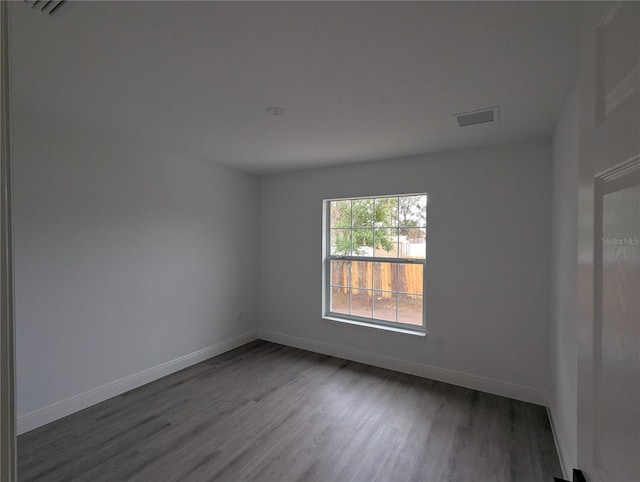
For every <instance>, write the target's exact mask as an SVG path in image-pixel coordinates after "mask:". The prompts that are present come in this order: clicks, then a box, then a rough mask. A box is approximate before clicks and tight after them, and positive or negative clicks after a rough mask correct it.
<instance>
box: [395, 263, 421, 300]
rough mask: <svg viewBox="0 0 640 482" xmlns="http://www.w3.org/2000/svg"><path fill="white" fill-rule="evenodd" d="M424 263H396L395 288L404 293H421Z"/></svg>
mask: <svg viewBox="0 0 640 482" xmlns="http://www.w3.org/2000/svg"><path fill="white" fill-rule="evenodd" d="M423 271H424V265H422V264H400V265H398V285H397V290H398V291H400V292H405V293H416V294H420V295H421V294H422V286H423V283H422V279H423V278H422V277H423Z"/></svg>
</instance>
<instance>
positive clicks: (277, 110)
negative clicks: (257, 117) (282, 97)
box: [267, 107, 284, 115]
mask: <svg viewBox="0 0 640 482" xmlns="http://www.w3.org/2000/svg"><path fill="white" fill-rule="evenodd" d="M267 112H268V113H269V114H271V115H283V114H284V109H283V108H282V107H267Z"/></svg>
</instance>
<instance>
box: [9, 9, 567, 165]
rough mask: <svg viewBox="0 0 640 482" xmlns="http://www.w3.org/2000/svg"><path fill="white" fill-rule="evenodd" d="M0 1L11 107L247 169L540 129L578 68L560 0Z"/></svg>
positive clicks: (476, 142)
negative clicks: (49, 9)
mask: <svg viewBox="0 0 640 482" xmlns="http://www.w3.org/2000/svg"><path fill="white" fill-rule="evenodd" d="M10 10H11V18H10V21H11V29H12V30H11V34H12V38H11V41H12V59H11V60H12V69H13V85H12V87H13V108H14V109H16V111H18V112H23V111H24V112H26V113H28V114H30V115H37V116H39V117H42V118H44V119H46V120H49V121H51V122H62V123H68V124H70V125H74V124H80V123H81V124H82V125H84V126H90V127H91V128H92V129H96V130H99V131H101V132H104V133H107V134H108V135H112V136H119V137H123V138H126V139H129V140H132V141H135V142H140V143H144V144H145V145H148V146H151V147H155V148H159V149H163V150H166V151H169V152H173V153H177V154H182V155H185V156H189V157H194V158H198V159H205V160H209V161H213V162H216V163H219V164H224V165H227V166H230V167H233V168H237V169H241V170H245V171H250V172H255V173H269V172H277V171H283V170H292V169H301V168H306V167H314V166H322V165H336V164H340V163H349V162H359V161H369V160H379V159H389V158H396V157H402V156H408V155H413V154H419V153H426V152H435V151H443V150H452V149H458V148H466V147H473V146H482V145H488V144H494V143H499V142H508V141H517V140H524V139H534V138H536V139H537V138H541V137H545V136H549V135H551V133H552V131H553V127H554V124H555V120H556V117H557V115H558V112H559V110H560V107H561V105H562V103H563V101H564V98H565V96H566V95H567V93H568V91H569V89H570V88H571V85H572V83H573V81H574V80H575V78H576V76H577V71H578V62H577V51H578V17H579V14H578V11H579V5H578V4H576V3H569V2H540V3H525V2H502V3H501V2H498V3H484V2H469V3H467V2H454V3H428V2H407V3H405V2H372V3H370V2H224V3H223V2H77V3H73V4H71V5H69V7H68V8H65V10H64V11H63V12H62V13H61V14H60V15H54V16H48V15H46V14H43V13H40V12H38V11H36V10H32V9H30V8H29V7H28V6H27V5H26V4H25V3H23V2H15V3H12V4H11V6H10ZM496 104H499V105H500V108H501V119H500V121H499V122H494V123H491V124H482V125H477V126H472V127H464V128H460V127H458V126H457V123H456V121H455V118H454V117H452V116H451V114H453V113H457V112H461V111H467V110H473V109H477V108H482V107H488V106H493V105H496ZM269 106H281V107H284V108H285V109H286V113H285V114H284V115H283V116H272V115H270V114H268V113H267V112H266V111H265V109H266V108H267V107H269Z"/></svg>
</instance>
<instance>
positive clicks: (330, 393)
mask: <svg viewBox="0 0 640 482" xmlns="http://www.w3.org/2000/svg"><path fill="white" fill-rule="evenodd" d="M560 475H561V471H560V466H559V462H558V457H557V454H556V451H555V447H554V442H553V438H552V434H551V431H550V428H549V421H548V419H547V414H546V410H545V409H544V408H543V407H540V406H536V405H532V404H528V403H524V402H518V401H515V400H511V399H508V398H503V397H498V396H494V395H488V394H485V393H481V392H477V391H474V390H469V389H465V388H460V387H456V386H453V385H448V384H445V383H440V382H435V381H431V380H426V379H423V378H419V377H414V376H411V375H405V374H401V373H397V372H393V371H389V370H383V369H380V368H375V367H371V366H368V365H363V364H360V363H354V362H349V361H346V360H342V359H338V358H333V357H328V356H324V355H319V354H316V353H311V352H308V351H304V350H298V349H295V348H290V347H285V346H282V345H277V344H274V343H268V342H264V341H256V342H252V343H249V344H248V345H245V346H243V347H240V348H238V349H235V350H232V351H230V352H227V353H225V354H223V355H220V356H218V357H215V358H212V359H210V360H207V361H205V362H203V363H200V364H198V365H195V366H192V367H190V368H187V369H185V370H182V371H180V372H178V373H175V374H173V375H169V376H167V377H165V378H162V379H160V380H157V381H155V382H153V383H150V384H148V385H145V386H144V387H141V388H138V389H136V390H133V391H131V392H128V393H125V394H123V395H121V396H118V397H115V398H112V399H110V400H107V401H105V402H103V403H100V404H98V405H95V406H93V407H90V408H88V409H86V410H83V411H81V412H78V413H75V414H73V415H70V416H68V417H66V418H64V419H61V420H57V421H55V422H53V423H51V424H49V425H46V426H44V427H41V428H39V429H36V430H33V431H31V432H28V433H26V434H24V435H21V436H20V437H19V438H18V479H19V480H20V481H67V480H69V481H70V480H75V481H92V482H99V481H144V482H161V481H198V482H199V481H208V480H218V481H240V480H259V481H278V482H282V481H294V480H304V481H367V482H369V481H409V480H415V481H518V482H523V481H549V482H551V481H552V480H553V476H560Z"/></svg>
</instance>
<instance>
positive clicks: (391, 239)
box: [373, 228, 398, 258]
mask: <svg viewBox="0 0 640 482" xmlns="http://www.w3.org/2000/svg"><path fill="white" fill-rule="evenodd" d="M374 236H375V239H374V241H375V247H374V250H373V255H374V256H380V257H383V258H396V257H398V230H397V229H396V228H378V229H376V230H375V231H374Z"/></svg>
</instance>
